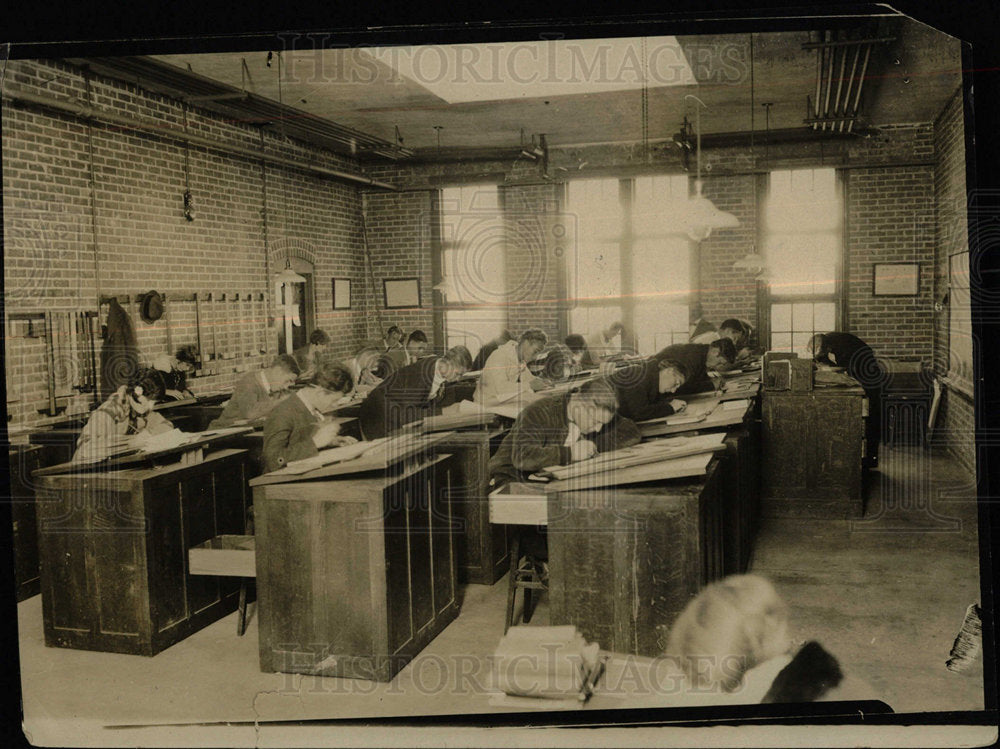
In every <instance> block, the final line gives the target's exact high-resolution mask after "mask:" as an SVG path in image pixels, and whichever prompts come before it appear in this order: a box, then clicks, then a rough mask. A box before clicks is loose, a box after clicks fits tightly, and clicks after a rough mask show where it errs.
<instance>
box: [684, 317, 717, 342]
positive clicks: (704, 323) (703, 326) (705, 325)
mask: <svg viewBox="0 0 1000 749" xmlns="http://www.w3.org/2000/svg"><path fill="white" fill-rule="evenodd" d="M714 330H717V328H716V327H715V325H713V324H712V323H710V322H709V321H708V320H706V319H705V318H704V317H699V318H698V320H697V322H695V325H694V331H692V333H691V336H690V340H694V339H695V338H697V337H698V336H700V335H703V334H704V333H711V332H712V331H714Z"/></svg>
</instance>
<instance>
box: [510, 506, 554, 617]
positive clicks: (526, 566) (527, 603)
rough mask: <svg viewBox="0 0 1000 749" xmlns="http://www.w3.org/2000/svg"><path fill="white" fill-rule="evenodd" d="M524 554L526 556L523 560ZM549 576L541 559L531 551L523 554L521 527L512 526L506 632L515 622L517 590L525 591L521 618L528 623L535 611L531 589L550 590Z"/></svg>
mask: <svg viewBox="0 0 1000 749" xmlns="http://www.w3.org/2000/svg"><path fill="white" fill-rule="evenodd" d="M522 556H523V557H524V559H523V561H522V559H521V557H522ZM547 578H548V576H547V575H546V574H545V572H544V568H543V566H542V562H541V561H540V560H539V559H537V558H536V557H535V556H534V555H532V554H530V553H528V554H523V555H522V554H521V528H520V526H517V525H515V526H512V530H511V533H510V576H509V577H508V579H507V614H506V617H505V618H504V624H503V631H504V634H507V630H508V629H510V627H511V626H513V624H514V603H515V601H516V598H517V591H518V590H523V591H524V609H523V611H522V613H521V620H522V621H523V622H524V623H525V624H527V623H528V622H530V621H531V614H532V613H533V606H532V595H531V591H533V590H548V588H549V586H548V579H547Z"/></svg>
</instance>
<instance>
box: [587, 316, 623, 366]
mask: <svg viewBox="0 0 1000 749" xmlns="http://www.w3.org/2000/svg"><path fill="white" fill-rule="evenodd" d="M615 339H617V343H616V342H615ZM585 340H586V342H587V352H588V354H589V355H590V357H591V359H592V360H593V361H594V363H600V362H602V361H604V360H606V359H608V358H609V357H616V356H618V355H619V354H621V353H622V352H623V350H624V349H625V326H624V325H622V324H621V323H620V322H613V323H611V325H609V326H608V327H607V328H606V329H605V330H599V331H597V332H596V333H591V334H590V335H588V336H587V337H586V339H585Z"/></svg>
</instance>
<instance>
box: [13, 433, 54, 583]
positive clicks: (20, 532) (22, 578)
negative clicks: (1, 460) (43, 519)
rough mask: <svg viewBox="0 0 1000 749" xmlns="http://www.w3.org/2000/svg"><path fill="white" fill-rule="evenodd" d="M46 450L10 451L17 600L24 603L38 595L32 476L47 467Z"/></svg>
mask: <svg viewBox="0 0 1000 749" xmlns="http://www.w3.org/2000/svg"><path fill="white" fill-rule="evenodd" d="M45 453H46V451H45V448H43V447H40V446H39V445H12V446H11V447H10V448H9V449H8V451H7V460H8V468H9V471H10V473H9V474H8V475H9V477H10V504H9V506H10V522H11V527H12V530H13V536H12V541H13V547H14V549H13V551H14V585H15V591H14V592H15V596H16V598H17V600H18V601H23V600H25V599H26V598H31V596H36V595H38V592H39V590H40V588H39V585H40V583H39V572H38V520H37V512H36V509H35V486H34V483H33V480H32V478H31V474H32V472H34V471H35V470H36V469H38V468H42V467H43V466H44V461H45V457H46V454H45Z"/></svg>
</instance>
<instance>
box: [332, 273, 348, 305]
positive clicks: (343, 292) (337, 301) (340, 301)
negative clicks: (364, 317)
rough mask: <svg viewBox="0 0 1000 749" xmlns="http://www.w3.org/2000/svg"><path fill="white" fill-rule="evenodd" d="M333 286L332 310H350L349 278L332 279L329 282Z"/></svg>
mask: <svg viewBox="0 0 1000 749" xmlns="http://www.w3.org/2000/svg"><path fill="white" fill-rule="evenodd" d="M331 284H332V286H333V308H334V309H350V308H351V279H349V278H334V279H333V280H332V281H331Z"/></svg>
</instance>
